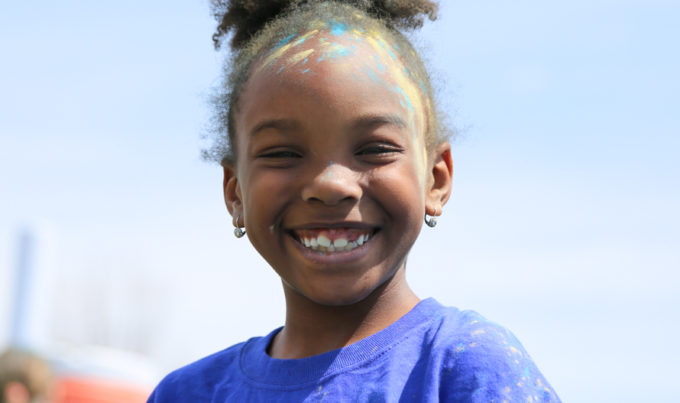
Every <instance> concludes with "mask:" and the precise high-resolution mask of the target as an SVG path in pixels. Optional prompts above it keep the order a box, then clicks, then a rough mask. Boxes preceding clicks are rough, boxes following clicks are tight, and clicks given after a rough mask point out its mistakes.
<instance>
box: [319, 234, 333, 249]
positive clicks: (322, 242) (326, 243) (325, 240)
mask: <svg viewBox="0 0 680 403" xmlns="http://www.w3.org/2000/svg"><path fill="white" fill-rule="evenodd" d="M317 241H318V242H319V246H323V247H324V248H328V247H329V246H331V240H330V239H328V238H326V237H325V236H323V235H319V237H318V238H317Z"/></svg>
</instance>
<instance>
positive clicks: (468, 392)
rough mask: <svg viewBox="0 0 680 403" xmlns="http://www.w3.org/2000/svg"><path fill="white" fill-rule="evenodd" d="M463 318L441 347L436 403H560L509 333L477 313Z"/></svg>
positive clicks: (522, 348) (515, 339) (526, 354)
mask: <svg viewBox="0 0 680 403" xmlns="http://www.w3.org/2000/svg"><path fill="white" fill-rule="evenodd" d="M466 316H467V317H465V321H466V323H464V324H462V326H461V327H460V328H459V329H460V332H459V333H458V334H456V336H455V337H454V338H453V339H450V341H451V342H452V343H451V345H450V346H448V348H447V358H446V360H445V362H446V363H445V365H444V371H443V372H442V375H441V376H442V379H441V394H440V398H441V401H447V402H457V403H462V402H466V403H467V402H469V403H478V402H479V403H481V402H484V403H488V402H496V403H503V402H523V403H524V402H531V403H534V402H551V403H553V402H560V399H559V397H557V394H556V393H555V392H554V391H553V389H552V387H551V386H550V385H549V384H548V382H547V381H546V379H545V378H544V377H543V375H542V374H541V372H540V371H539V370H538V368H537V367H536V364H534V362H533V360H532V359H531V357H530V356H529V354H528V353H527V352H526V351H525V350H524V347H522V345H521V344H520V342H519V341H518V340H517V338H516V337H515V336H514V335H513V334H512V333H511V332H510V331H508V330H507V329H505V328H503V327H501V326H499V325H496V324H494V323H492V322H489V321H486V320H485V319H484V318H482V317H481V316H479V315H477V314H470V315H466Z"/></svg>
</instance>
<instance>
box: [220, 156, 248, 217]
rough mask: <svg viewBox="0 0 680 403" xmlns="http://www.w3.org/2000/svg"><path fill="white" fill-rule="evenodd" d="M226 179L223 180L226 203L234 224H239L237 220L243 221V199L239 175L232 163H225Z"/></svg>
mask: <svg viewBox="0 0 680 403" xmlns="http://www.w3.org/2000/svg"><path fill="white" fill-rule="evenodd" d="M223 168H224V181H223V182H222V189H223V190H224V203H225V204H226V205H227V210H229V214H231V216H232V217H233V219H234V226H238V223H237V222H236V220H239V221H241V222H242V221H243V203H242V200H241V188H240V187H239V183H238V176H237V175H236V169H235V168H234V167H233V166H231V165H223Z"/></svg>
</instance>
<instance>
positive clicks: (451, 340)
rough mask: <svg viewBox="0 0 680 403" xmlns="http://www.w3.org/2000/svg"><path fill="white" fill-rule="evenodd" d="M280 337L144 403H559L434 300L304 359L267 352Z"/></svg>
mask: <svg viewBox="0 0 680 403" xmlns="http://www.w3.org/2000/svg"><path fill="white" fill-rule="evenodd" d="M279 330H280V329H277V330H275V331H273V332H271V333H270V334H269V335H267V336H266V337H255V338H252V339H250V340H248V341H246V342H244V343H240V344H237V345H235V346H232V347H229V348H228V349H226V350H223V351H220V352H218V353H216V354H213V355H210V356H208V357H205V358H203V359H201V360H199V361H196V362H194V363H193V364H189V365H187V366H185V367H183V368H180V369H178V370H176V371H174V372H172V373H170V374H169V375H168V376H166V377H165V379H163V380H162V381H161V383H160V384H159V385H158V386H157V387H156V390H155V391H154V392H153V394H152V395H151V396H150V397H149V402H151V403H161V402H268V403H269V402H321V401H324V402H484V403H489V402H497V403H501V402H523V403H524V402H560V399H559V398H558V397H557V395H556V394H555V392H554V391H553V390H552V388H551V387H550V385H549V384H548V382H547V381H546V380H545V378H543V376H542V375H541V373H540V372H539V371H538V369H537V368H536V365H535V364H534V362H533V361H532V360H531V357H529V355H528V354H527V353H526V351H524V348H523V347H522V345H521V344H520V343H519V341H517V339H516V338H515V337H514V336H513V335H512V334H511V333H510V332H509V331H507V330H506V329H504V328H502V327H500V326H498V325H496V324H494V323H492V322H489V321H487V320H486V319H484V318H483V317H482V316H480V315H479V314H477V313H476V312H473V311H460V310H458V309H456V308H446V307H444V306H442V305H440V304H439V303H438V302H437V301H435V300H434V299H427V300H423V301H421V302H420V303H419V304H418V305H416V306H415V307H414V308H413V309H412V310H411V311H410V312H409V313H407V314H406V315H404V316H403V317H402V318H400V319H399V320H397V321H396V322H394V323H393V324H391V325H390V326H388V327H387V328H386V329H384V330H382V331H380V332H378V333H376V334H374V335H372V336H369V337H367V338H365V339H363V340H361V341H358V342H356V343H354V344H351V345H349V346H347V347H344V348H341V349H338V350H333V351H329V352H327V353H324V354H320V355H317V356H313V357H309V358H302V359H292V360H280V359H275V358H271V357H270V356H269V355H267V352H266V351H267V347H268V346H269V344H270V342H271V340H272V338H273V337H274V335H275V334H276V333H277V332H278V331H279Z"/></svg>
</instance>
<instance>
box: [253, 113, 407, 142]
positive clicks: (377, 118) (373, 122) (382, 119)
mask: <svg viewBox="0 0 680 403" xmlns="http://www.w3.org/2000/svg"><path fill="white" fill-rule="evenodd" d="M384 125H391V126H395V127H397V128H399V129H404V128H406V127H407V126H408V125H407V124H406V121H404V119H402V118H401V117H399V116H397V115H389V114H388V115H367V116H362V117H359V118H358V119H356V120H355V121H354V122H352V125H351V128H352V130H362V129H363V130H366V129H371V128H375V127H380V126H384ZM299 127H300V123H299V122H298V121H297V120H295V119H268V120H264V121H262V122H260V123H258V124H257V125H256V126H255V127H253V129H252V130H250V137H253V136H256V135H257V134H258V133H260V132H262V131H264V130H266V129H275V130H278V131H281V132H289V131H292V130H295V129H298V128H299Z"/></svg>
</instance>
